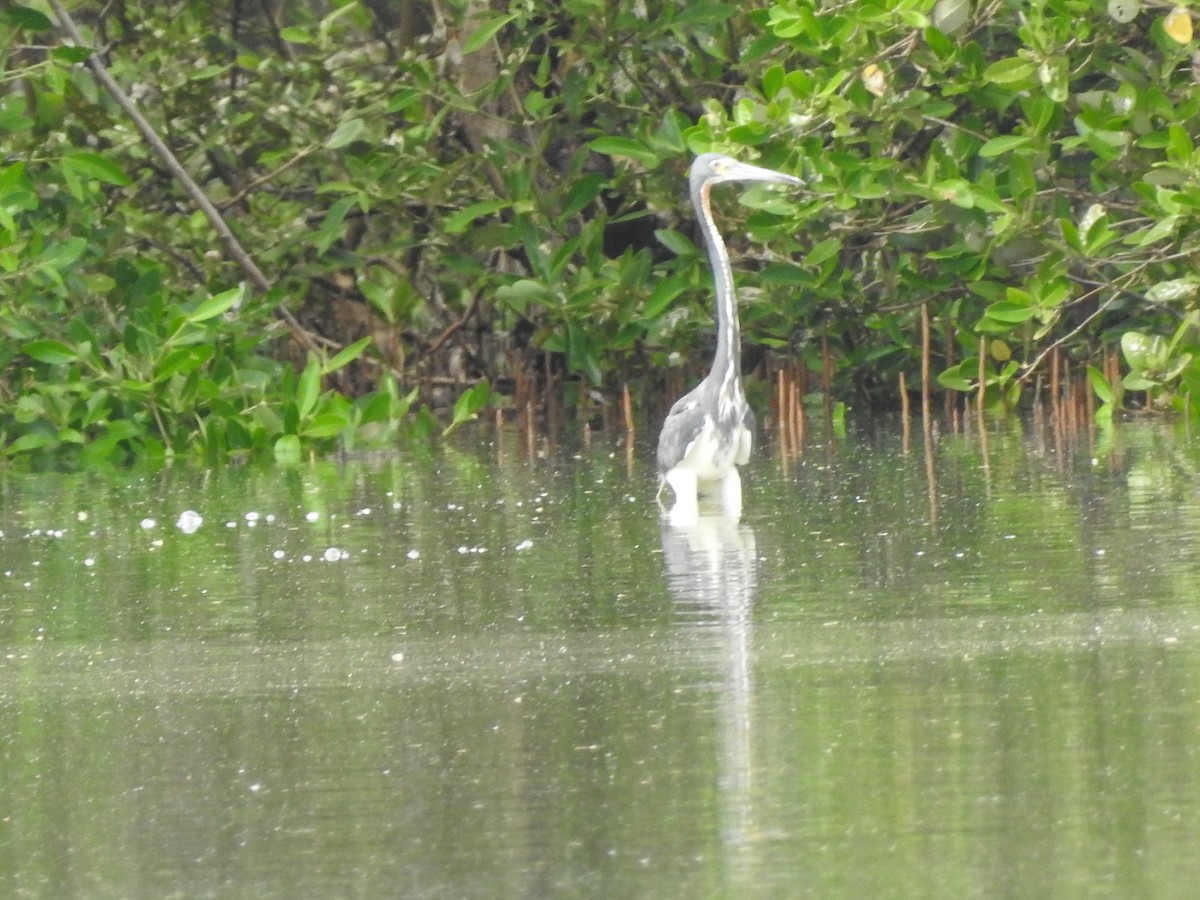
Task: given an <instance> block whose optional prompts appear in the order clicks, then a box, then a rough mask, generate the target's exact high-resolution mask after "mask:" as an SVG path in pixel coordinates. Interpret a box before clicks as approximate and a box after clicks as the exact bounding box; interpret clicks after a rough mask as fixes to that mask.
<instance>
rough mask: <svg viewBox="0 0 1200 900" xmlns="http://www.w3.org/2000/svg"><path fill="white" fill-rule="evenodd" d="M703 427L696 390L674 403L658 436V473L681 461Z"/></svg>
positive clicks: (701, 409) (702, 411) (701, 412)
mask: <svg viewBox="0 0 1200 900" xmlns="http://www.w3.org/2000/svg"><path fill="white" fill-rule="evenodd" d="M703 427H704V409H703V408H702V407H701V405H700V391H699V388H697V389H696V390H694V391H691V392H689V393H687V394H684V395H683V396H682V397H680V398H679V399H678V400H676V401H675V403H674V405H673V406H672V407H671V409H670V411H669V412H668V413H667V418H666V420H665V421H664V422H663V427H662V431H661V432H659V435H658V471H659V472H660V473H661V472H666V471H668V470H670V469H672V468H674V467H675V466H676V465H678V463H679V461H680V460H681V459H683V456H684V454H685V453H687V448H688V445H689V444H691V442H692V441H694V440H695V439H696V435H698V434H699V433H700V429H702V428H703Z"/></svg>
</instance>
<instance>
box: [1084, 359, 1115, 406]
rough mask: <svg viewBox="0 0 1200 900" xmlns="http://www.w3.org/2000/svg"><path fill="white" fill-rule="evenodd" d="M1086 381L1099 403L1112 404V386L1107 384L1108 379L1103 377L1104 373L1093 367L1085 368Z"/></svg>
mask: <svg viewBox="0 0 1200 900" xmlns="http://www.w3.org/2000/svg"><path fill="white" fill-rule="evenodd" d="M1087 375H1088V381H1090V382H1091V384H1092V390H1093V391H1095V393H1096V397H1097V398H1098V399H1099V400H1100V402H1101V403H1112V402H1113V389H1112V385H1111V384H1109V383H1108V379H1107V378H1105V377H1104V373H1103V372H1101V371H1100V370H1099V369H1097V368H1096V367H1095V366H1088V367H1087Z"/></svg>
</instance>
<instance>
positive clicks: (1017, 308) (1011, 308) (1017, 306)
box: [983, 300, 1037, 325]
mask: <svg viewBox="0 0 1200 900" xmlns="http://www.w3.org/2000/svg"><path fill="white" fill-rule="evenodd" d="M1036 313H1037V310H1036V309H1034V308H1033V307H1032V306H1030V305H1028V304H1026V303H1019V302H1014V301H1012V300H1000V301H998V302H996V303H993V304H992V305H991V306H989V307H988V308H987V309H986V310H984V313H983V314H984V315H985V316H986V317H987V318H989V319H993V320H995V321H997V322H1004V323H1006V324H1009V325H1019V324H1020V323H1022V322H1028V321H1029V320H1030V319H1032V318H1033V317H1034V315H1035V314H1036Z"/></svg>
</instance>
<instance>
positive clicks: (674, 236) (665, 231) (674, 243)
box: [654, 228, 696, 256]
mask: <svg viewBox="0 0 1200 900" xmlns="http://www.w3.org/2000/svg"><path fill="white" fill-rule="evenodd" d="M654 236H655V237H656V238H658V242H659V243H660V244H662V245H663V246H664V247H666V248H667V249H668V250H670V251H671V252H672V253H674V254H675V255H676V256H695V255H696V245H695V244H693V243H692V242H691V241H690V240H689V239H688V237H687V236H686V235H684V234H682V233H680V232H678V231H676V230H675V229H674V228H658V229H656V230H655V232H654Z"/></svg>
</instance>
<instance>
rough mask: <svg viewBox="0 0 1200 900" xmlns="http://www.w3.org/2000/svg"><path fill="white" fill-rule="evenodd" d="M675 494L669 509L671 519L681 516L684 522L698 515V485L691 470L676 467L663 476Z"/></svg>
mask: <svg viewBox="0 0 1200 900" xmlns="http://www.w3.org/2000/svg"><path fill="white" fill-rule="evenodd" d="M664 480H665V481H666V483H667V484H669V485H671V490H672V491H674V492H675V505H674V506H672V507H671V512H670V515H671V519H672V520H675V519H676V517H679V516H682V517H683V518H684V519H685V520H690V519H695V518H696V517H697V516H698V515H699V514H700V513H699V485H698V484H697V483H696V473H695V472H694V471H693V470H692V469H685V468H682V467H678V466H677V467H676V468H674V469H672V470H671V471H670V472H668V473H667V474H666V475H665V476H664Z"/></svg>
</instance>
